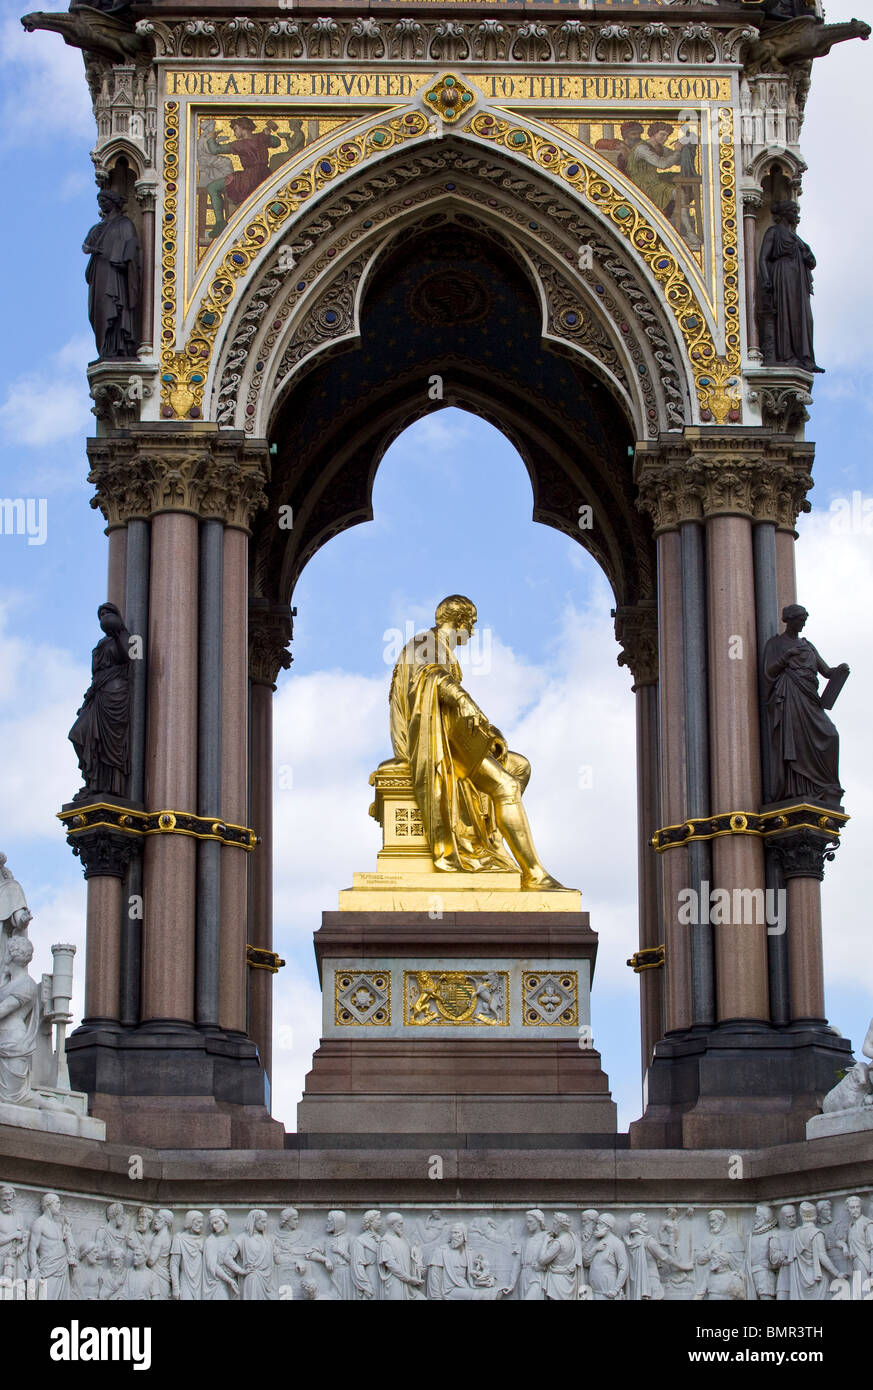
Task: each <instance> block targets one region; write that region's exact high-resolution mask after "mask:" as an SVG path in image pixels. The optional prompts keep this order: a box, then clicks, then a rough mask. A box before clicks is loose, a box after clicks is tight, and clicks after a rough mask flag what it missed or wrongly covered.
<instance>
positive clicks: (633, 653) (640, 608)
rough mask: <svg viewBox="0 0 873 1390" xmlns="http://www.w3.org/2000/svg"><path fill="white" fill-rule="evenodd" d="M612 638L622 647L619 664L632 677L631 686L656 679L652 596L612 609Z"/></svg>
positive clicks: (655, 613) (655, 612) (655, 610)
mask: <svg viewBox="0 0 873 1390" xmlns="http://www.w3.org/2000/svg"><path fill="white" fill-rule="evenodd" d="M612 616H613V618H614V619H615V640H616V641H617V642H618V644H619V646H620V647H621V649H622V650H621V653H620V655H619V657H618V664H619V666H627V668H628V670H629V671H630V673H631V675H632V676H633V678H634V683H633V686H632V689H633V690H634V691H636V690H639V689H640V687H641V686H644V685H656V684H657V681H658V605H657V603H656V601H655V600H654V599H652V600H650V601H649V602H645V601H644V602H642V603H637V604H633V605H626V604H623V605H621V607H619V608H614V609H613V611H612Z"/></svg>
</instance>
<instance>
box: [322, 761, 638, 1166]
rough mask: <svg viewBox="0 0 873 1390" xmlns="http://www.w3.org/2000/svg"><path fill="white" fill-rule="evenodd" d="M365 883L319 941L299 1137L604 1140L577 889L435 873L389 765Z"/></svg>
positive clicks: (416, 817)
mask: <svg viewBox="0 0 873 1390" xmlns="http://www.w3.org/2000/svg"><path fill="white" fill-rule="evenodd" d="M370 783H371V785H372V786H374V787H375V789H376V799H375V801H374V802H373V805H372V806H371V807H370V814H371V815H372V816H374V817H375V819H376V820H377V821H378V822H379V824H380V825H381V827H382V849H381V850H380V852H379V854H378V856H377V869H376V872H375V873H369V874H355V875H354V886H353V887H352V888H350V889H346V890H344V891H343V892H341V893H340V895H339V907H340V910H339V912H326V913H325V914H324V916H323V917H322V925H321V928H320V930H319V931H317V932H316V933H315V954H316V958H317V960H318V972H319V978H320V980H321V987H322V999H323V1022H322V1037H321V1044H320V1046H319V1048H318V1050H317V1051H316V1053H315V1056H314V1057H313V1063H312V1071H311V1072H309V1074H308V1075H307V1078H306V1086H305V1090H304V1093H303V1100H302V1101H301V1103H300V1105H299V1106H298V1114H297V1126H298V1130H299V1131H300V1132H301V1133H306V1134H310V1135H314V1134H323V1135H330V1134H342V1133H346V1134H355V1135H357V1136H361V1135H364V1134H366V1135H368V1136H370V1137H371V1138H372V1140H373V1142H374V1143H375V1144H376V1145H377V1146H381V1145H384V1144H386V1143H389V1144H390V1143H392V1142H393V1140H392V1139H391V1136H392V1135H399V1134H406V1135H409V1134H420V1135H425V1134H428V1135H433V1136H439V1135H441V1136H457V1135H458V1134H465V1135H470V1134H489V1135H499V1134H504V1135H509V1134H512V1135H513V1136H514V1138H513V1142H514V1143H517V1142H518V1136H519V1135H544V1134H564V1135H566V1134H573V1135H586V1134H587V1135H593V1134H597V1135H614V1134H615V1131H616V1108H615V1104H614V1102H613V1100H612V1098H611V1096H610V1094H609V1082H608V1080H607V1077H606V1075H605V1074H604V1072H603V1071H602V1069H601V1066H600V1055H599V1053H597V1052H596V1051H595V1050H594V1048H593V1047H592V1046H591V1024H590V1010H589V999H590V991H591V977H592V974H593V972H594V960H595V956H596V953H597V937H596V935H595V933H594V932H592V931H591V928H590V925H589V922H588V914H587V912H582V911H581V898H580V894H579V893H578V892H577V891H576V890H575V889H559V890H554V891H545V890H543V891H540V890H536V889H534V890H523V889H522V887H521V875H520V874H519V873H513V872H493V873H492V872H479V873H460V872H458V873H447V872H443V871H440V870H437V869H436V868H435V867H434V864H433V857H432V855H431V853H430V850H429V848H428V845H427V841H426V839H425V835H424V828H423V826H422V823H421V816H420V813H419V810H418V806H417V804H416V800H415V795H414V792H413V788H412V782H411V780H410V773H409V766H408V764H407V763H405V762H402V761H400V760H397V759H391V760H390V761H388V762H386V763H382V764H381V765H380V767H379V768H377V770H376V771H375V772H374V773H373V774H372V775H371V777H370Z"/></svg>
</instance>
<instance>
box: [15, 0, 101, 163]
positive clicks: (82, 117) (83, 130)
mask: <svg viewBox="0 0 873 1390" xmlns="http://www.w3.org/2000/svg"><path fill="white" fill-rule="evenodd" d="M4 9H5V11H6V13H5V14H4V15H3V18H2V20H0V70H2V72H3V83H2V86H3V98H2V102H0V113H2V120H3V139H4V143H5V144H6V146H7V147H8V146H9V145H10V144H21V143H23V142H24V141H25V140H26V141H27V142H28V143H29V144H31V143H33V142H37V143H47V142H49V141H51V142H53V143H55V144H56V143H57V142H58V141H59V140H63V139H69V138H71V137H72V138H75V139H81V138H82V137H83V136H84V137H85V138H90V139H94V138H95V137H96V127H95V125H94V117H93V115H92V113H91V99H90V96H89V93H88V84H87V83H86V81H85V68H84V64H83V62H82V54H81V52H80V50H79V49H77V48H71V47H69V45H67V44H65V43H64V41H63V39H62V38H61V36H60V34H53V33H47V32H44V31H37V32H36V33H33V34H27V33H25V31H24V29H23V28H22V26H21V21H20V19H19V18H18V14H19V7H18V6H17V5H16V6H14V7H13V6H12V5H6V6H4ZM48 113H50V115H48Z"/></svg>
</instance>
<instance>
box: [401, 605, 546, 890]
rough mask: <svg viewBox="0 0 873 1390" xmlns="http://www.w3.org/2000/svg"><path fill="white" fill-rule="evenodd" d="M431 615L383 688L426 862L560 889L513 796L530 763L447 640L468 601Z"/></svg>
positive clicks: (469, 624) (472, 609)
mask: <svg viewBox="0 0 873 1390" xmlns="http://www.w3.org/2000/svg"><path fill="white" fill-rule="evenodd" d="M435 617H436V626H435V627H433V628H430V629H429V631H427V632H422V633H418V634H417V635H416V636H415V637H413V638H412V639H411V640H410V641H409V642H407V644H406V646H405V647H404V648H403V651H402V652H401V653H400V657H399V659H398V661H397V664H396V666H395V667H394V673H393V675H392V677H391V693H390V696H389V702H390V707H391V742H392V744H393V747H394V755H395V757H396V758H399V759H403V760H404V761H406V762H408V763H409V767H410V770H411V774H412V784H413V787H414V790H415V798H416V801H417V802H418V806H419V810H420V811H421V819H422V823H423V825H424V831H425V835H426V836H427V839H428V843H429V844H430V847H431V850H432V852H433V858H434V864H435V865H436V867H437V868H438V869H444V870H448V871H458V870H464V871H468V872H469V871H474V872H475V871H478V870H482V869H492V870H495V869H496V870H504V871H505V870H513V871H514V870H516V869H520V870H521V882H522V887H523V888H529V889H553V888H561V887H562V885H561V884H560V883H558V882H557V880H556V879H554V878H552V877H551V875H550V874H548V873H546V870H545V869H544V868H543V866H542V864H541V863H540V859H539V856H538V854H537V852H536V849H535V847H534V842H533V837H532V836H531V832H530V826H529V824H528V819H527V812H526V811H525V809H524V806H523V805H522V801H521V797H522V792H523V791H524V789H525V787H526V786H527V784H528V781H529V780H530V763H529V762H528V761H527V758H523V757H522V756H521V754H520V753H513V752H510V750H509V749H508V748H507V746H506V740H505V739H504V737H503V735H502V734H501V732H500V730H499V729H497V728H495V727H494V725H493V724H491V723H490V722H489V720H488V719H487V717H486V716H485V715H484V714H483V712H482V710H480V708H479V706H478V705H477V704H476V702H475V701H474V700H473V699H471V697H470V696H469V695H468V694H467V692H466V690H464V687H463V686H462V684H461V668H460V666H459V665H458V663H457V661H456V660H455V648H456V647H460V646H464V645H465V644H466V643H467V642H469V640H470V637H471V636H472V633H473V628H474V627H475V624H476V605H475V604H474V603H472V602H471V600H470V599H468V598H464V596H463V595H461V594H451V595H450V596H449V597H448V598H444V599H443V601H442V603H440V604H438V605H437V610H436V614H435ZM504 841H505V845H506V846H508V847H509V850H510V853H511V855H512V858H510V856H509V854H507V852H506V848H505V845H504Z"/></svg>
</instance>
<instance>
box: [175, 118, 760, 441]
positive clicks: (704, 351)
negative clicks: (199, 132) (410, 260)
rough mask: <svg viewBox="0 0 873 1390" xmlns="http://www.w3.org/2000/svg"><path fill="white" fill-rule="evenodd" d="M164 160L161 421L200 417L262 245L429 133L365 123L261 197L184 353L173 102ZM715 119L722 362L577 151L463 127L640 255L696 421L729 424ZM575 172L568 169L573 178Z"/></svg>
mask: <svg viewBox="0 0 873 1390" xmlns="http://www.w3.org/2000/svg"><path fill="white" fill-rule="evenodd" d="M165 118H166V119H165V140H164V164H165V170H164V173H165V179H166V180H167V193H166V197H165V203H164V226H163V232H164V241H163V253H162V254H163V270H164V282H163V296H162V320H161V321H162V335H161V346H162V359H161V360H162V373H161V395H162V400H163V402H164V404H163V407H162V411H161V413H162V416H163V417H164V418H176V419H180V418H184V417H185V416H188V417H190V418H193V419H198V418H200V415H201V408H202V400H203V391H204V387H205V383H206V376H207V372H208V368H209V362H210V359H211V355H212V350H213V347H214V344H215V339H216V337H217V334H218V330H219V328H220V326H221V322H222V320H223V318H224V315H225V311H226V309H227V307H228V305H229V304H230V302H231V300H232V299H233V297H234V295H235V293H236V288H237V284H238V283H239V281H240V280H241V279H242V278H243V277H244V276H245V275H246V273H247V271H248V269H249V266H250V265H251V263H252V261H253V260H254V259H255V258H256V257H257V256H258V255H259V254H260V253H261V251H262V249H263V247H264V246H265V245H266V244H267V242H268V240H269V239H270V238H272V236H273V235H274V234H275V232H276V231H278V230H279V228H280V227H281V226H282V225H283V224H284V223H285V222H286V221H287V219H288V218H289V217H290V216H291V215H292V213H294V212H296V211H297V209H298V208H299V207H300V206H301V204H302V203H304V202H305V201H306V200H307V199H309V198H311V197H312V196H313V195H314V194H315V193H317V192H319V191H320V190H321V189H322V188H324V187H325V186H326V185H327V184H329V183H330V182H331V181H332V180H333V179H334V178H336V177H337V175H338V174H342V173H347V172H348V171H349V170H350V169H351V168H353V167H357V166H359V165H360V164H362V163H363V161H364V160H365V159H366V158H367V157H368V156H372V155H374V154H382V153H385V152H387V151H388V150H389V149H391V148H392V147H394V146H395V145H397V144H399V143H401V142H405V141H407V140H410V139H413V138H418V137H420V136H422V135H424V134H425V133H427V131H428V122H427V119H426V118H425V117H424V116H423V115H422V114H421V113H420V112H408V113H406V114H404V115H400V116H396V117H394V118H392V119H391V120H388V121H383V122H381V123H380V124H378V125H376V126H371V127H369V128H368V129H367V130H365V131H363V132H361V133H360V134H358V135H356V136H354V137H349V138H348V139H346V140H343V141H342V142H341V143H340V144H339V145H337V146H336V147H335V148H333V149H331V150H330V151H328V152H324V151H322V153H321V155H320V156H319V157H318V158H317V159H315V160H314V161H313V162H312V164H311V165H309V166H308V167H307V168H306V169H304V170H302V171H301V172H300V173H299V174H298V175H297V176H296V177H295V178H293V179H291V180H290V181H289V182H288V183H287V184H285V185H284V186H283V187H282V188H280V189H279V190H278V191H274V192H273V193H272V194H271V195H270V197H269V198H268V199H267V200H266V201H265V203H264V205H263V207H262V208H261V210H260V211H259V212H257V213H255V214H254V215H253V216H252V218H250V219H249V221H248V222H247V224H246V226H245V228H244V230H243V233H242V235H241V236H239V237H237V238H236V240H235V241H234V242H233V243H232V244H231V246H230V247H229V249H228V251H227V252H226V253H225V255H224V257H223V259H222V260H221V262H220V263H219V265H218V267H217V268H216V270H215V272H214V274H213V276H212V280H211V283H210V286H209V288H208V290H207V292H206V294H205V295H204V297H203V299H202V300H201V302H200V305H199V308H198V310H197V314H196V319H195V324H196V327H195V329H194V330H193V331H192V333H191V335H190V337H189V339H188V341H187V343H186V345H185V348H184V350H182V351H177V350H176V349H175V315H176V240H177V230H176V222H177V218H176V207H177V200H176V187H177V185H176V179H177V178H178V146H179V126H178V120H179V117H178V103H177V102H167V103H165ZM718 119H719V187H720V193H721V199H720V201H721V226H722V280H723V286H724V290H723V293H724V306H725V319H726V333H725V343H726V352H725V355H724V356H720V355H719V354H718V352H717V350H716V346H715V343H714V342H713V338H712V334H711V332H710V329H709V325H708V323H707V321H706V317H705V315H704V313H703V310H702V308H701V305H700V303H699V301H698V299H697V296H696V295H695V294H694V291H693V290H692V288H691V286H690V284H689V282H688V279H687V277H686V275H685V273H684V271H683V269H682V267H681V265H680V263H679V261H678V259H677V257H676V256H675V255H674V254H673V253H672V252H671V251H669V250H668V248H667V247H666V245H665V244H664V242H663V241H662V239H661V237H660V236H659V234H658V232H657V231H656V230H655V229H654V228H653V227H652V226H651V225H650V224H649V223H648V222H647V221H646V219H645V217H644V216H643V215H642V214H641V213H640V212H639V211H638V210H637V209H636V208H635V207H634V206H633V205H632V203H631V202H630V201H629V200H628V198H627V197H626V196H625V195H624V194H623V193H621V192H619V191H618V190H617V189H615V188H614V187H613V186H612V184H611V183H610V182H609V181H608V179H606V178H604V177H603V175H602V174H600V173H598V172H595V171H593V170H591V169H588V168H587V167H586V166H585V164H584V163H583V162H582V161H581V159H580V158H579V156H578V155H574V154H572V153H570V152H569V151H568V150H565V149H563V148H562V147H561V146H560V145H558V144H557V143H555V142H554V141H552V140H550V139H548V138H545V137H543V136H541V135H539V134H537V133H536V132H533V131H530V130H528V129H527V128H525V127H522V126H518V125H512V124H511V123H510V122H509V121H504V120H500V119H498V118H497V117H495V116H492V115H488V114H487V113H481V114H478V115H476V116H474V117H473V118H472V119H471V120H470V122H469V123H468V124H467V126H466V127H465V131H466V132H468V133H471V134H473V135H476V136H478V137H479V138H480V139H484V140H488V141H491V142H494V143H498V144H501V145H503V146H504V147H505V148H506V149H508V150H510V151H512V153H514V154H516V155H521V156H523V157H525V158H527V159H528V160H530V161H531V162H532V163H535V164H537V165H538V166H539V167H540V168H541V169H543V170H544V172H547V173H548V174H549V175H551V176H552V177H553V178H554V177H557V178H559V179H561V180H562V181H563V182H564V183H566V184H568V185H569V186H570V187H572V188H573V189H574V190H575V191H576V192H577V193H579V194H581V195H582V197H584V198H585V199H586V200H587V202H588V203H589V204H590V205H591V206H592V207H593V208H595V209H596V210H597V211H598V212H599V213H600V214H601V215H603V216H606V217H607V218H608V219H609V220H610V221H611V222H612V223H613V225H614V226H616V227H617V228H618V229H619V231H620V232H621V233H622V235H623V236H624V237H625V238H626V239H627V240H628V241H629V242H630V244H631V245H633V246H634V247H635V249H636V250H637V251H638V252H639V253H640V254H641V255H642V256H643V258H644V259H645V261H646V263H647V265H648V266H649V268H650V270H651V271H652V273H653V275H654V276H655V278H656V279H657V280H658V282H659V283H660V285H661V286H662V291H663V294H664V299H665V301H666V303H667V305H668V306H669V308H670V309H671V311H672V313H673V315H674V317H675V318H676V321H677V323H678V326H679V329H680V332H681V333H682V336H683V338H684V340H685V344H686V348H687V351H688V355H689V358H690V361H691V364H692V370H693V373H694V378H695V383H696V388H697V396H698V401H699V404H700V410H701V418H702V419H703V420H704V421H708V420H715V421H716V422H717V423H719V424H722V423H724V422H725V420H729V421H730V422H731V423H735V422H737V421H739V419H740V407H739V402H740V400H741V388H740V369H741V357H740V338H739V308H738V303H739V290H738V258H737V249H738V248H737V216H736V213H737V209H736V177H735V163H734V145H733V115H732V112H731V110H730V108H721V109H720V110H719V113H718ZM571 171H572V172H571Z"/></svg>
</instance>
